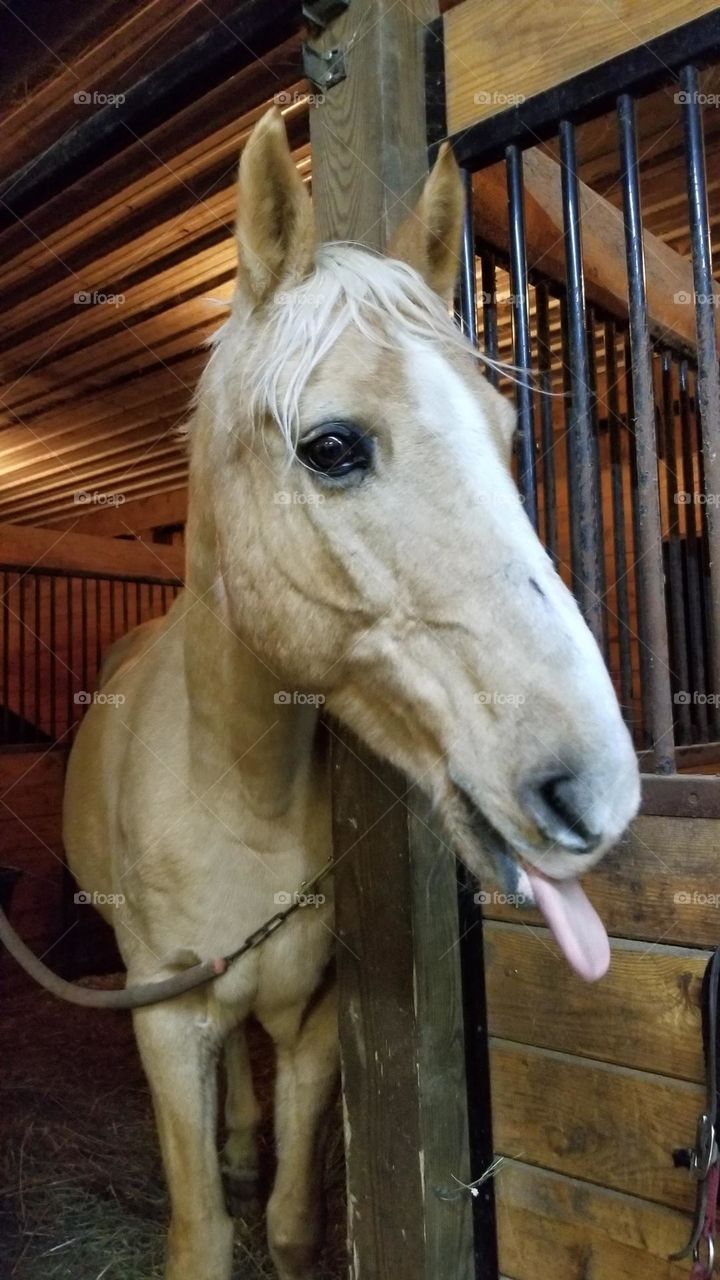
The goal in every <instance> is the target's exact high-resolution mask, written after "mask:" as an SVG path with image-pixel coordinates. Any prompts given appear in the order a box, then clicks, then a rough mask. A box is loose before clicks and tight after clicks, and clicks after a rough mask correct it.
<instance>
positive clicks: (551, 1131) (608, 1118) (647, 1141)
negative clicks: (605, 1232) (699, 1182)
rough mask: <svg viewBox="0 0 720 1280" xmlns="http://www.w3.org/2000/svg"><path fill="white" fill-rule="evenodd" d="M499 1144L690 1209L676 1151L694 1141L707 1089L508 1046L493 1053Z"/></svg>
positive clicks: (508, 1151)
mask: <svg viewBox="0 0 720 1280" xmlns="http://www.w3.org/2000/svg"><path fill="white" fill-rule="evenodd" d="M491 1061H492V1086H493V1097H494V1108H493V1111H494V1114H493V1120H494V1125H495V1139H496V1147H497V1150H498V1151H499V1152H501V1153H502V1154H504V1155H508V1156H511V1157H513V1158H514V1159H522V1160H524V1161H526V1162H527V1163H528V1164H533V1165H539V1166H541V1167H542V1168H544V1169H552V1170H554V1171H555V1172H556V1173H564V1174H567V1175H569V1176H570V1177H575V1178H581V1179H583V1180H584V1181H587V1182H594V1183H596V1184H599V1185H600V1186H604V1187H609V1188H612V1189H614V1190H616V1191H623V1192H628V1193H629V1194H631V1195H637V1196H640V1197H642V1198H643V1199H646V1200H652V1201H654V1202H657V1203H659V1204H664V1205H668V1206H669V1207H671V1208H675V1209H683V1210H688V1209H690V1208H691V1207H692V1205H693V1203H694V1186H693V1183H692V1180H691V1179H690V1178H689V1177H688V1176H687V1171H686V1170H684V1169H675V1168H673V1163H672V1152H673V1151H674V1150H675V1149H676V1148H677V1147H685V1146H688V1145H690V1144H691V1143H692V1142H693V1141H694V1134H695V1127H696V1121H697V1116H698V1114H699V1112H700V1110H701V1108H702V1105H703V1099H704V1089H703V1088H702V1087H701V1086H699V1085H695V1084H688V1083H686V1082H685V1081H679V1080H668V1079H666V1078H665V1077H663V1076H657V1075H651V1074H649V1073H646V1072H641V1071H632V1070H630V1069H628V1068H624V1067H616V1066H611V1065H608V1064H606V1063H599V1062H587V1061H582V1060H581V1059H579V1058H574V1057H570V1056H568V1055H565V1054H561V1053H554V1052H551V1051H549V1050H545V1049H536V1048H532V1047H530V1046H528V1045H516V1044H512V1043H510V1042H508V1041H506V1040H494V1041H493V1043H492V1049H491Z"/></svg>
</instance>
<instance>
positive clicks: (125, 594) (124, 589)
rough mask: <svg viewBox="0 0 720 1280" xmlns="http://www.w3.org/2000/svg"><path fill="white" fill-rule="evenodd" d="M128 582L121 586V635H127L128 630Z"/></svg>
mask: <svg viewBox="0 0 720 1280" xmlns="http://www.w3.org/2000/svg"><path fill="white" fill-rule="evenodd" d="M128 587H129V583H128V582H123V584H122V615H123V635H127V633H128V631H129V630H130V611H129V602H128Z"/></svg>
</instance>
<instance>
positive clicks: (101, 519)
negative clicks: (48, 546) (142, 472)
mask: <svg viewBox="0 0 720 1280" xmlns="http://www.w3.org/2000/svg"><path fill="white" fill-rule="evenodd" d="M187 500H188V495H187V485H186V484H180V485H179V486H178V488H177V489H173V490H172V492H171V493H158V494H154V495H153V496H152V497H150V498H138V499H137V501H136V502H126V503H124V504H123V505H122V506H119V507H95V508H86V507H81V508H79V510H80V511H82V512H83V514H82V515H80V518H79V519H78V516H77V515H75V516H65V515H64V516H63V517H62V519H59V520H57V522H56V525H57V528H60V529H62V528H66V527H67V526H69V525H72V527H73V529H75V531H76V532H77V533H79V534H80V533H92V534H94V535H97V534H101V535H105V536H107V537H117V535H118V534H128V533H134V534H141V533H148V532H149V530H150V529H158V528H160V527H161V526H162V525H168V524H184V523H185V518H186V516H187Z"/></svg>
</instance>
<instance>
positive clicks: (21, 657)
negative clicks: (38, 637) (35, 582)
mask: <svg viewBox="0 0 720 1280" xmlns="http://www.w3.org/2000/svg"><path fill="white" fill-rule="evenodd" d="M26 589H27V578H26V576H25V574H22V575H21V577H20V599H19V603H18V614H19V617H20V623H19V627H18V715H19V716H20V735H19V736H20V741H21V742H26V741H27V732H26V726H25V627H26V622H27V619H26V616H25V615H26V612H27V604H26V600H25V592H26Z"/></svg>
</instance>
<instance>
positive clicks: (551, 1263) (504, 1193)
mask: <svg viewBox="0 0 720 1280" xmlns="http://www.w3.org/2000/svg"><path fill="white" fill-rule="evenodd" d="M497 1194H498V1202H499V1214H498V1229H499V1235H500V1255H501V1264H502V1267H503V1270H504V1272H505V1273H506V1274H507V1276H511V1277H512V1280H538V1277H546V1276H552V1278H553V1280H687V1275H688V1268H687V1263H686V1262H669V1261H668V1257H669V1255H670V1254H671V1253H673V1252H675V1251H676V1250H677V1249H678V1248H680V1247H681V1246H682V1245H683V1244H684V1243H685V1240H686V1237H687V1234H688V1233H689V1220H688V1217H687V1215H685V1214H683V1213H678V1212H677V1211H675V1210H672V1209H665V1208H663V1207H661V1206H659V1205H655V1204H651V1203H650V1202H648V1201H647V1200H642V1199H639V1198H638V1197H636V1196H629V1195H624V1194H621V1193H619V1192H616V1191H609V1190H606V1189H604V1188H602V1187H597V1186H593V1185H592V1184H590V1183H587V1182H580V1181H578V1180H577V1179H575V1178H567V1177H562V1176H561V1175H558V1174H554V1173H550V1172H548V1171H547V1170H544V1169H534V1168H532V1167H530V1166H529V1165H526V1164H522V1163H519V1162H517V1161H514V1160H513V1161H509V1162H508V1163H507V1164H506V1165H504V1166H503V1168H502V1169H501V1171H500V1173H499V1174H498V1177H497Z"/></svg>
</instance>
